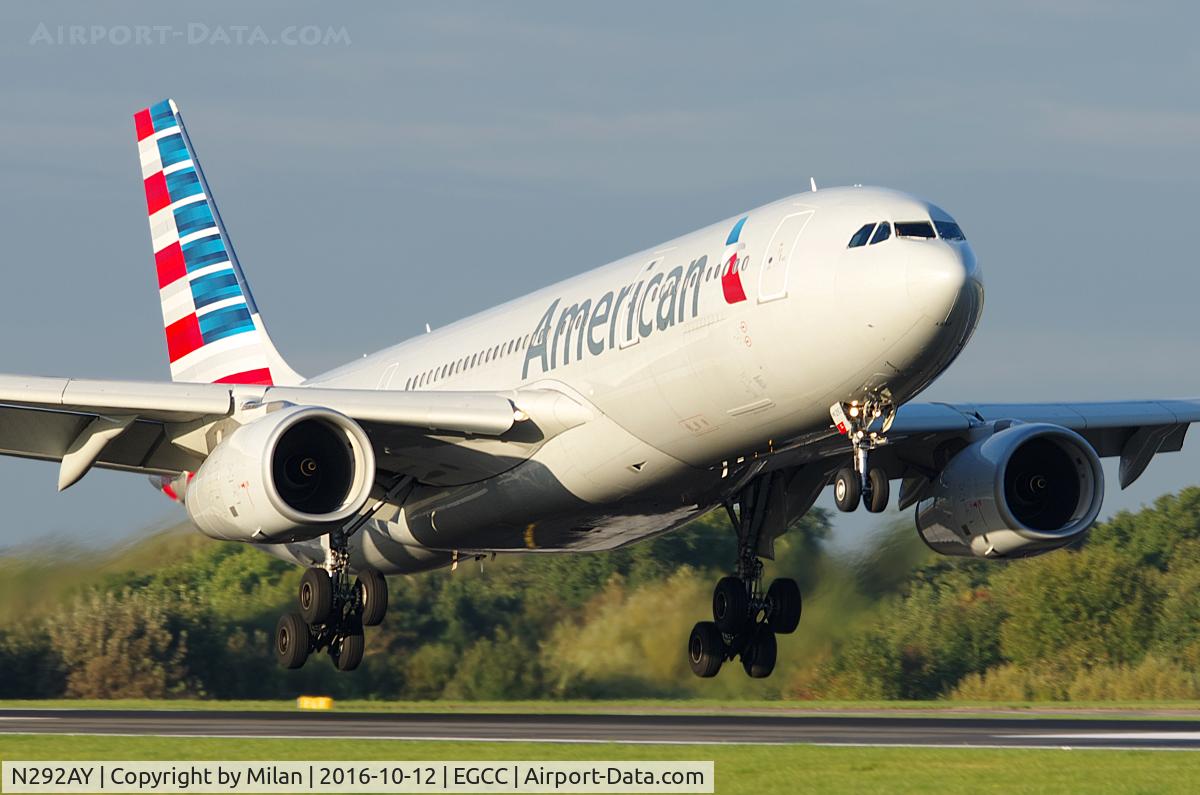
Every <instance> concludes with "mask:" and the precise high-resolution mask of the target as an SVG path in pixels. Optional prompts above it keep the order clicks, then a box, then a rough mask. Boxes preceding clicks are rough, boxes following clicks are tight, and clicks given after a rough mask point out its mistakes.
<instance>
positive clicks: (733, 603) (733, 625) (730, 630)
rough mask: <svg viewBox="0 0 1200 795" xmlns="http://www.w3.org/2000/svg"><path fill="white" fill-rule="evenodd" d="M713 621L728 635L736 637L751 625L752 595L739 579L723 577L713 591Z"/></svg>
mask: <svg viewBox="0 0 1200 795" xmlns="http://www.w3.org/2000/svg"><path fill="white" fill-rule="evenodd" d="M713 621H714V622H715V623H716V625H717V629H719V630H721V632H724V633H725V634H726V635H736V634H738V633H739V632H741V631H742V630H743V629H745V627H746V625H747V624H748V623H750V594H748V593H746V583H744V582H742V581H741V580H740V579H738V578H737V577H722V578H721V579H720V580H719V581H718V582H717V587H716V588H714V589H713Z"/></svg>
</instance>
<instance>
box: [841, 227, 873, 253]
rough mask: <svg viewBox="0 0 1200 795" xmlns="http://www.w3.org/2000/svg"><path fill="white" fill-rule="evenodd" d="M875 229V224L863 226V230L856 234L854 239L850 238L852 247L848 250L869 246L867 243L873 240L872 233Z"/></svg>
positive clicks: (849, 246)
mask: <svg viewBox="0 0 1200 795" xmlns="http://www.w3.org/2000/svg"><path fill="white" fill-rule="evenodd" d="M874 229H875V224H874V223H873V222H872V223H869V224H863V227H862V229H859V230H858V231H857V232H855V233H854V237H852V238H850V245H848V246H846V248H858V247H859V246H865V245H867V241H868V240H870V239H871V232H872V231H873V230H874Z"/></svg>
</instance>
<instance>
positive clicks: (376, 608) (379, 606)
mask: <svg viewBox="0 0 1200 795" xmlns="http://www.w3.org/2000/svg"><path fill="white" fill-rule="evenodd" d="M354 589H355V590H356V591H357V592H358V598H359V601H360V603H361V604H362V622H363V625H364V626H368V627H375V626H379V624H381V623H382V622H383V617H384V616H385V615H387V608H388V590H387V580H386V579H384V576H383V575H382V574H380V573H379V572H378V571H376V570H375V569H363V570H362V571H360V572H359V573H358V578H357V580H356V581H355V583H354Z"/></svg>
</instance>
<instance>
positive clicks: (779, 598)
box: [767, 577, 802, 635]
mask: <svg viewBox="0 0 1200 795" xmlns="http://www.w3.org/2000/svg"><path fill="white" fill-rule="evenodd" d="M767 601H768V602H769V603H770V605H771V615H770V618H769V619H768V620H767V624H768V625H769V626H770V628H771V631H773V632H777V633H779V634H780V635H788V634H791V633H792V632H795V631H796V627H797V626H799V625H800V612H801V609H802V602H801V599H800V586H799V585H797V584H796V581H795V580H793V579H791V578H788V577H781V578H779V579H778V580H774V581H773V582H772V583H771V587H770V588H768V589H767Z"/></svg>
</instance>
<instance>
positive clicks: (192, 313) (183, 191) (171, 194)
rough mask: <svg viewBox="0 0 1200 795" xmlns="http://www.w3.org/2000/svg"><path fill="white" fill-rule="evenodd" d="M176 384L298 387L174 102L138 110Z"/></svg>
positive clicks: (140, 146) (152, 231) (297, 378)
mask: <svg viewBox="0 0 1200 795" xmlns="http://www.w3.org/2000/svg"><path fill="white" fill-rule="evenodd" d="M133 120H134V125H135V126H136V128H137V139H138V154H139V155H140V157H141V162H142V179H143V180H144V181H145V188H146V208H147V210H148V212H149V214H150V237H151V240H152V242H153V246H154V264H155V267H156V269H157V271H158V290H159V298H160V299H161V301H162V312H163V326H164V328H165V330H166V336H167V353H168V355H169V357H170V359H171V380H173V381H187V382H192V383H223V384H267V385H270V384H275V385H289V386H290V385H295V384H298V383H300V381H301V380H302V379H301V377H300V376H299V375H298V374H297V373H296V372H295V371H294V370H292V368H290V367H288V365H287V363H286V362H284V360H283V357H281V356H280V355H279V352H278V351H277V350H275V346H274V345H273V344H272V343H271V338H270V337H269V336H268V335H267V331H266V328H265V327H264V325H263V322H262V318H261V317H260V315H259V313H258V308H257V307H256V306H255V304H254V297H253V296H252V295H251V294H250V287H249V285H248V284H247V283H246V278H245V276H244V275H243V274H242V269H241V266H240V265H239V264H238V260H237V255H236V254H235V253H234V250H233V245H232V244H231V243H230V242H229V235H228V234H227V233H226V232H225V225H224V224H223V223H221V215H220V213H218V212H217V205H216V203H215V202H214V201H213V197H212V192H211V191H210V190H209V187H208V182H207V181H206V180H205V179H204V172H203V171H202V170H201V169H200V162H199V161H198V160H197V159H196V150H195V149H194V148H193V147H192V142H191V141H190V140H189V139H188V135H187V130H186V129H185V128H184V126H183V119H182V117H181V116H180V114H179V108H178V107H177V106H176V105H175V103H174V101H172V100H169V99H166V100H163V101H162V102H159V103H158V104H157V105H154V106H152V107H149V108H145V109H143V110H140V111H138V112H137V113H136V114H134V117H133Z"/></svg>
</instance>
